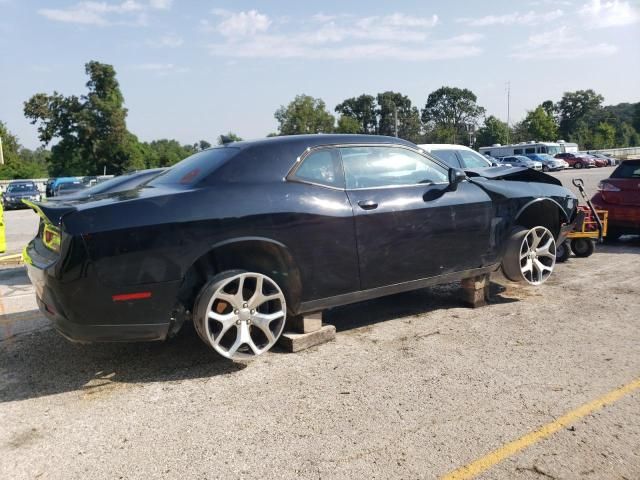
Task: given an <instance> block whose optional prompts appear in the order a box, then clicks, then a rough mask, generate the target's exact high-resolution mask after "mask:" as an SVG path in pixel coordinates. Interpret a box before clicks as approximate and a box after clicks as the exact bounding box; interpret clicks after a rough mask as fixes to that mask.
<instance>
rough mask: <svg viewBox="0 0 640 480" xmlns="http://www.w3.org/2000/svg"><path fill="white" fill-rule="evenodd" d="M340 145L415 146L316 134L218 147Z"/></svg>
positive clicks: (391, 140) (371, 137)
mask: <svg viewBox="0 0 640 480" xmlns="http://www.w3.org/2000/svg"><path fill="white" fill-rule="evenodd" d="M341 143H365V144H366V143H384V144H386V143H388V144H398V145H408V146H413V147H415V144H413V143H411V142H409V141H407V140H403V139H401V138H396V137H387V136H384V135H354V134H340V133H331V134H324V133H316V134H310V135H282V136H279V137H267V138H259V139H255V140H242V141H240V142H231V143H227V144H225V145H222V146H219V147H213V148H225V147H233V148H239V149H245V148H249V147H256V146H263V145H264V146H278V145H282V146H287V145H293V144H305V145H307V146H308V147H317V146H321V145H336V144H341Z"/></svg>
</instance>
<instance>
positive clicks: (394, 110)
mask: <svg viewBox="0 0 640 480" xmlns="http://www.w3.org/2000/svg"><path fill="white" fill-rule="evenodd" d="M392 105H393V121H394V124H395V127H396V128H395V129H394V131H395V132H396V138H398V106H397V105H396V104H395V103H393V104H392Z"/></svg>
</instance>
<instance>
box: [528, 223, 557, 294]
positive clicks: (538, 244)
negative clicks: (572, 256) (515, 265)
mask: <svg viewBox="0 0 640 480" xmlns="http://www.w3.org/2000/svg"><path fill="white" fill-rule="evenodd" d="M555 264H556V241H555V239H554V238H553V234H552V233H551V232H550V231H549V230H548V229H547V228H545V227H534V228H532V229H531V230H529V231H528V232H527V234H526V235H525V236H524V238H523V240H522V244H521V246H520V272H521V274H522V276H523V277H524V279H525V280H526V281H527V282H528V283H530V284H531V285H541V284H542V283H544V282H545V281H546V280H547V278H549V277H550V276H551V273H552V272H553V267H554V266H555Z"/></svg>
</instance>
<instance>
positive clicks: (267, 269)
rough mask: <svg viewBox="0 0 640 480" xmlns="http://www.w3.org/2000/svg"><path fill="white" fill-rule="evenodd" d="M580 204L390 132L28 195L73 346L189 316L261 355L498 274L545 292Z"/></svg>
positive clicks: (229, 153) (168, 330)
mask: <svg viewBox="0 0 640 480" xmlns="http://www.w3.org/2000/svg"><path fill="white" fill-rule="evenodd" d="M576 204H577V201H576V198H575V197H574V195H573V194H572V193H571V192H569V191H568V190H566V189H564V188H563V187H562V186H561V185H560V182H559V181H558V180H557V179H555V178H553V177H550V176H548V175H546V174H543V173H539V172H536V171H533V170H529V169H526V168H522V167H515V168H514V167H495V168H486V169H482V170H467V171H462V170H457V169H453V168H448V167H447V166H446V165H445V164H443V163H442V162H440V161H439V160H437V159H435V158H433V157H431V156H430V155H428V154H427V153H425V152H424V151H422V150H420V149H419V148H418V147H416V145H414V144H412V143H410V142H407V141H404V140H400V139H396V138H389V137H378V136H359V135H303V136H292V137H277V138H270V139H264V140H257V141H250V142H238V143H231V144H227V145H224V146H221V147H217V148H212V149H209V150H206V151H203V152H200V153H196V154H195V155H192V156H191V157H189V158H187V159H185V160H183V161H182V162H180V163H178V164H177V165H175V166H174V167H173V168H171V169H169V170H167V171H166V172H164V173H163V174H161V175H159V176H157V177H155V178H153V179H152V180H151V181H149V182H147V183H146V184H143V185H141V186H139V187H137V188H135V189H132V190H128V191H125V192H118V193H114V194H105V195H97V196H95V197H92V198H91V199H88V200H78V201H69V202H61V201H58V202H46V201H43V202H31V203H30V206H31V207H32V208H33V209H34V210H36V212H38V214H39V215H40V216H41V221H40V227H39V230H38V234H37V236H36V237H35V238H34V239H33V240H32V241H31V242H30V243H29V245H28V246H27V247H26V248H25V251H24V257H25V259H26V263H27V266H28V271H29V277H30V278H31V281H32V283H33V284H34V285H35V288H36V295H37V300H38V304H39V306H40V309H41V310H42V312H43V313H44V314H45V315H46V316H47V317H48V318H49V319H50V320H51V321H52V322H53V323H54V324H55V326H56V328H57V329H58V330H59V331H60V332H61V333H62V334H63V335H64V336H65V337H67V338H69V339H71V340H75V341H81V342H92V341H137V340H162V339H165V338H167V337H168V336H171V335H174V334H175V333H176V332H177V331H178V330H179V329H180V327H181V326H182V324H183V322H184V321H185V320H193V322H194V325H195V327H196V330H197V332H198V334H199V335H200V337H202V340H203V341H204V342H206V343H207V344H208V345H210V346H211V347H212V348H213V349H215V351H217V352H218V353H220V354H221V355H223V356H225V357H228V358H232V359H239V358H251V357H253V356H256V355H259V354H261V353H263V352H265V351H267V350H268V349H269V348H271V347H272V346H273V345H274V343H275V342H276V341H277V340H278V337H279V336H280V334H281V333H282V330H283V328H284V324H285V319H286V316H287V315H298V314H303V313H309V312H316V311H321V310H323V309H326V308H329V307H334V306H337V305H344V304H347V303H352V302H358V301H361V300H365V299H370V298H373V297H378V296H382V295H387V294H391V293H397V292H401V291H405V290H411V289H417V288H421V287H425V286H428V285H434V284H437V283H444V282H452V281H458V280H461V279H464V278H469V277H474V276H477V275H481V274H485V273H489V272H492V271H495V270H496V269H498V268H499V267H500V266H502V268H503V271H504V273H505V274H506V275H507V277H508V278H510V279H511V280H514V281H523V282H528V283H529V284H532V285H539V284H541V283H543V282H544V281H545V280H546V279H547V278H548V277H549V275H551V273H552V271H553V268H554V265H555V252H556V244H557V242H559V241H561V240H562V239H563V238H564V236H565V235H566V233H567V232H568V231H570V230H571V229H572V228H573V223H574V221H575V217H576Z"/></svg>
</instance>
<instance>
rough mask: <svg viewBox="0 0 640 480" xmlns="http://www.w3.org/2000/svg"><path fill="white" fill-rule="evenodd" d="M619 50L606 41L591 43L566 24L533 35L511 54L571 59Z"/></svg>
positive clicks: (544, 58) (522, 57) (611, 53)
mask: <svg viewBox="0 0 640 480" xmlns="http://www.w3.org/2000/svg"><path fill="white" fill-rule="evenodd" d="M617 51H618V48H617V47H616V46H615V45H611V44H609V43H606V42H599V43H589V41H587V40H585V39H584V38H582V37H580V36H578V35H576V34H575V33H574V32H573V31H572V30H571V28H570V27H569V26H566V25H565V26H562V27H559V28H557V29H555V30H551V31H549V32H545V33H539V34H535V35H531V36H530V37H529V39H528V41H527V42H526V43H524V44H521V45H516V46H515V47H514V49H513V52H512V54H511V56H512V57H513V58H519V59H523V60H528V59H539V60H557V59H569V60H570V59H575V58H584V57H601V56H608V55H613V54H614V53H616V52H617Z"/></svg>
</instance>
